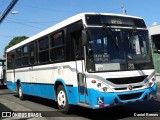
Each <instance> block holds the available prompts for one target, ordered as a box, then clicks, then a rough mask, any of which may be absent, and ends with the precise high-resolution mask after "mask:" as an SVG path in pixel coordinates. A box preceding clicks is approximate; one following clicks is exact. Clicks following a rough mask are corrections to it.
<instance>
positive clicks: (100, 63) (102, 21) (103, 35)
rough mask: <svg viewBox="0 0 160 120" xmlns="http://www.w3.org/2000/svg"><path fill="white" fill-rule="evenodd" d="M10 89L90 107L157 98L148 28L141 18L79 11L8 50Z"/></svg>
mask: <svg viewBox="0 0 160 120" xmlns="http://www.w3.org/2000/svg"><path fill="white" fill-rule="evenodd" d="M6 55H7V56H6V58H7V72H6V74H7V86H8V88H9V89H10V90H12V91H14V92H16V93H17V94H18V95H19V98H20V99H23V98H24V95H32V96H39V97H43V98H47V99H52V100H55V101H57V103H58V107H59V109H60V110H61V111H62V112H68V111H69V110H70V108H71V106H72V105H79V106H84V107H88V108H92V109H98V108H104V107H113V106H116V105H122V104H125V103H131V102H137V101H143V100H149V99H151V98H156V88H157V86H156V81H155V71H154V67H153V63H152V57H151V50H150V43H149V37H148V30H147V28H146V25H145V22H144V20H143V19H142V18H140V17H134V16H128V15H119V14H108V13H80V14H77V15H75V16H73V17H70V18H68V19H66V20H64V21H62V22H60V23H58V24H56V25H54V26H52V27H50V28H48V29H46V30H44V31H42V32H40V33H38V34H36V35H34V36H32V37H30V38H28V39H26V40H24V41H23V42H20V43H19V44H17V45H15V46H13V47H11V48H9V49H8V50H7V51H6Z"/></svg>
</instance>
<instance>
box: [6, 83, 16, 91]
mask: <svg viewBox="0 0 160 120" xmlns="http://www.w3.org/2000/svg"><path fill="white" fill-rule="evenodd" d="M6 84H7V88H8V89H9V90H11V91H13V92H14V91H16V86H15V83H14V82H11V81H7V82H6Z"/></svg>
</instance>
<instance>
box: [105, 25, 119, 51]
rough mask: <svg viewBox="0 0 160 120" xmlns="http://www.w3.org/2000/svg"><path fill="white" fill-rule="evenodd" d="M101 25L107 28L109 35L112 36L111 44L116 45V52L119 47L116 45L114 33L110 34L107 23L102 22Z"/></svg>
mask: <svg viewBox="0 0 160 120" xmlns="http://www.w3.org/2000/svg"><path fill="white" fill-rule="evenodd" d="M103 27H104V28H105V29H106V30H107V32H108V33H109V35H110V36H111V38H112V40H111V41H112V42H113V44H114V45H115V46H116V48H117V50H118V52H119V47H118V45H117V42H116V41H117V40H116V38H115V37H114V35H113V34H112V32H111V31H110V30H109V28H108V26H107V25H105V24H103Z"/></svg>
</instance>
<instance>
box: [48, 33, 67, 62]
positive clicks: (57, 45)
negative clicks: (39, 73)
mask: <svg viewBox="0 0 160 120" xmlns="http://www.w3.org/2000/svg"><path fill="white" fill-rule="evenodd" d="M50 40H51V41H50V42H51V46H50V48H51V49H50V56H51V61H61V60H64V59H65V44H64V32H58V33H56V34H53V35H51V39H50Z"/></svg>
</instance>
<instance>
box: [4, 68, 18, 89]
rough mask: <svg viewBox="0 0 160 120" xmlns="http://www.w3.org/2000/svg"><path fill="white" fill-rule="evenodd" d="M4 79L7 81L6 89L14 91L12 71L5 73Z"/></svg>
mask: <svg viewBox="0 0 160 120" xmlns="http://www.w3.org/2000/svg"><path fill="white" fill-rule="evenodd" d="M6 79H7V81H6V84H7V87H8V89H10V90H11V91H16V85H15V82H14V74H13V70H9V71H7V74H6Z"/></svg>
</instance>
